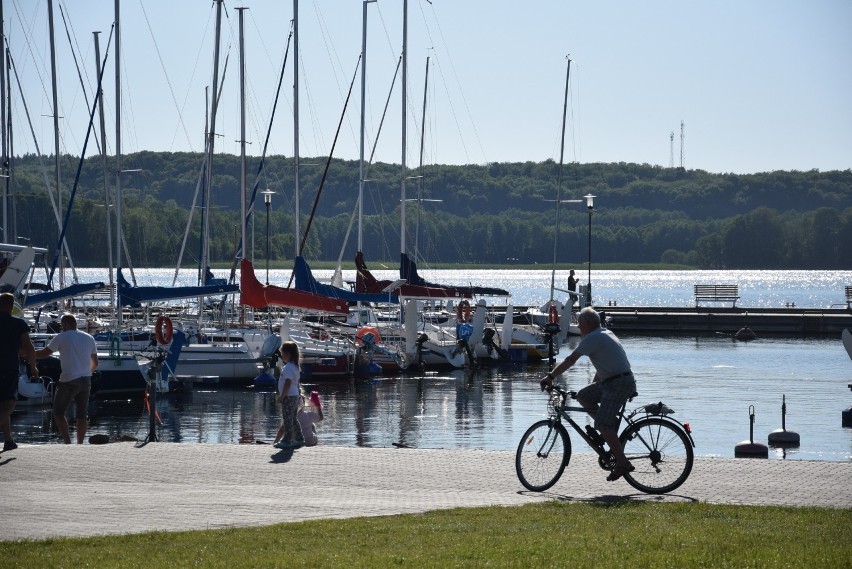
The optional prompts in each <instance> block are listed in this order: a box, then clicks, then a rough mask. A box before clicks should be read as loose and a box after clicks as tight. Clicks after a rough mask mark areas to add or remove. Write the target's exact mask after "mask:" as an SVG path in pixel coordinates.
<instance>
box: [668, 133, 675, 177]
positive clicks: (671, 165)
mask: <svg viewBox="0 0 852 569" xmlns="http://www.w3.org/2000/svg"><path fill="white" fill-rule="evenodd" d="M669 168H674V131H671V132H670V133H669Z"/></svg>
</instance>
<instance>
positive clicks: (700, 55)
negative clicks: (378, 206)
mask: <svg viewBox="0 0 852 569" xmlns="http://www.w3.org/2000/svg"><path fill="white" fill-rule="evenodd" d="M2 3H3V10H4V13H3V18H4V31H5V34H6V38H7V41H8V45H9V46H10V49H11V53H12V58H13V59H14V61H15V69H16V73H17V79H14V80H13V81H12V83H13V85H12V124H13V132H14V153H15V154H16V155H21V154H24V153H35V152H37V151H40V152H41V153H42V154H44V155H45V156H47V155H52V154H53V151H54V137H53V119H52V115H53V113H52V110H51V109H52V106H53V105H52V94H51V80H50V77H51V71H50V64H49V62H50V46H49V33H48V2H47V0H2ZM293 6H294V4H293V2H288V1H286V0H255V1H252V0H243V1H240V2H231V1H228V2H224V3H223V9H222V14H223V18H222V22H223V24H222V41H221V58H220V66H219V73H220V78H221V77H222V75H224V79H223V85H222V97H221V102H220V105H219V110H218V112H217V118H216V125H215V131H216V133H217V135H218V136H217V137H216V142H215V145H216V151H217V152H223V153H230V154H239V153H240V143H239V141H240V139H241V128H240V122H241V121H240V116H241V112H240V77H239V74H240V71H239V60H240V52H239V31H238V26H239V24H238V22H239V16H238V11H237V8H239V7H246V8H248V9H247V10H245V11H244V12H243V14H244V30H245V33H244V44H245V61H246V64H245V85H246V88H245V92H246V127H245V128H246V137H245V138H246V143H247V144H246V152H247V154H249V155H252V156H257V155H260V153H261V152H262V151H263V147H264V140H265V138H266V132H267V129H268V128H269V125H270V120H271V119H270V117H271V116H272V108H273V104H274V100H275V97H276V89H277V85H278V80H279V75H280V73H281V67H282V62H283V61H284V57H285V51H286V50H287V45H288V36H289V35H290V30H291V22H292V20H293V13H294V9H293ZM402 7H403V1H402V0H378V1H377V2H371V3H369V4H368V5H367V18H368V23H367V26H368V33H367V58H366V62H367V65H366V69H367V71H366V95H365V104H364V105H363V107H364V117H365V119H364V120H365V138H366V144H365V147H366V150H365V156H366V157H367V158H369V156H370V155H371V153H373V152H374V161H381V162H391V163H396V164H399V163H400V162H401V160H402V156H403V154H402V122H403V121H402V114H403V113H402V89H401V84H402V80H401V77H398V78H397V80H396V83H395V85H394V87H393V89H392V90H391V85H392V82H393V77H394V73H395V70H396V67H397V62H398V61H399V58H400V55H401V52H402V43H403V42H402V29H403V10H402ZM53 9H54V23H55V32H54V35H55V38H56V39H55V41H56V62H57V75H58V82H57V92H58V101H59V103H58V106H59V109H60V111H59V115H60V117H61V119H60V138H61V144H60V149H61V150H60V151H61V152H63V153H69V154H72V155H75V156H79V155H80V153H81V152H82V149H83V144H84V140H85V138H86V132H87V128H88V122H89V114H90V112H91V106H90V105H91V100H92V93H94V91H95V86H96V83H97V77H96V73H95V57H94V40H93V34H92V32H93V31H100V32H101V34H100V42H101V46H100V47H101V56H102V58H103V57H104V55H106V56H107V63H106V65H107V67H106V72H105V74H104V81H103V91H104V99H105V104H104V110H105V115H106V117H105V120H106V125H107V126H106V131H107V148H108V152H109V153H110V154H113V153H114V152H115V148H116V146H115V140H116V128H115V122H116V120H115V117H116V97H115V93H116V81H115V44H114V41H113V43H111V44H110V45H109V51H108V52H107V42H108V41H109V37H110V29H111V26H112V23H113V22H114V21H115V12H114V2H113V1H112V0H108V1H105V0H86V1H85V2H79V1H77V2H69V1H67V0H56V1H54V5H53ZM363 10H364V3H363V2H362V1H359V0H301V1H300V2H299V4H298V12H299V60H300V67H299V84H300V89H299V132H300V136H299V154H300V156H305V157H307V156H311V157H324V156H327V155H328V154H329V153H332V146H333V145H334V148H333V155H334V156H335V157H338V158H344V159H353V160H354V159H357V158H358V157H359V148H360V145H359V139H360V137H359V120H360V119H359V117H360V114H361V107H362V105H361V86H360V81H361V79H360V75H357V76H356V67H357V66H358V65H359V55H360V53H361V43H362V14H363ZM215 19H216V4H215V2H212V1H211V0H181V1H180V2H175V1H172V0H144V1H143V0H124V1H123V2H122V3H121V18H120V22H121V76H122V80H121V93H122V96H121V99H122V104H121V117H122V118H121V123H122V124H121V152H122V154H128V153H132V152H138V151H142V150H151V151H195V152H200V151H202V150H203V144H204V133H205V129H206V126H205V125H206V122H207V121H208V120H209V116H208V113H207V100H206V97H207V96H206V94H205V89H206V88H208V87H209V86H210V85H212V80H213V60H214V31H215ZM850 30H852V2H849V1H848V0H809V1H808V2H801V1H799V0H749V1H747V2H743V1H741V0H712V1H711V0H693V1H689V2H683V1H675V0H672V1H660V0H649V1H646V2H636V1H626V0H608V1H601V2H577V1H568V0H529V1H525V2H520V1H516V2H509V1H505V0H409V1H408V53H407V58H406V59H407V97H406V100H407V104H406V105H405V107H406V113H405V116H406V120H405V122H406V128H407V137H406V152H405V162H406V166H407V167H409V168H416V167H417V166H418V164H419V163H420V162H421V147H422V161H423V163H424V164H433V163H438V164H485V163H489V162H522V161H533V162H540V161H543V160H548V159H552V160H555V161H559V160H560V146H561V145H560V140H561V134H562V115H563V106H564V102H565V79H566V68H567V60H568V59H567V58H568V57H569V56H570V60H571V68H570V78H569V89H568V107H567V127H566V135H565V149H564V154H563V160H564V162H566V163H568V162H582V163H595V162H636V163H647V164H653V165H660V166H664V167H668V166H670V165H674V166H680V165H683V166H684V167H686V168H688V169H701V170H706V171H709V172H714V173H728V172H729V173H737V174H744V173H755V172H768V171H775V170H800V171H806V170H811V169H819V170H822V171H825V170H846V169H849V168H852V104H850V101H852V73H850V70H852V33H850ZM69 35H70V37H71V42H69V39H68V36H69ZM72 45H73V49H72ZM293 51H294V48H293V45H292V42H291V43H290V53H289V58H288V60H287V62H286V67H285V75H284V80H283V83H282V87H281V91H280V98H279V102H278V110H277V112H276V114H275V117H274V121H272V127H271V137H270V139H269V143H268V150H267V153H268V154H271V155H280V154H283V155H286V156H292V155H293V154H294V135H293V133H294V118H293V106H294V95H293V60H294V57H293ZM226 56H227V58H228V61H227V66H226V65H225V58H226ZM427 57H428V58H429V62H430V65H429V75H428V84H426V79H425V76H426V73H425V70H426V60H427ZM75 58H76V61H75ZM78 66H79V72H78ZM225 69H226V72H225ZM359 71H360V70H359ZM401 73H402V72H401V70H400V75H401ZM81 76H82V82H83V83H84V84H85V85H86V87H85V91H84V90H83V88H82V87H81V79H80V77H81ZM353 78H354V79H355V81H354V85H353V88H352V91H351V96H350V97H349V101H348V104H347V103H346V100H347V94H348V92H349V87H350V83H352V81H353ZM18 80H20V83H21V87H20V90H19V88H18V85H17V82H18ZM20 91H23V97H21V93H20ZM424 91H425V92H426V104H425V112H424ZM87 98H88V102H87ZM25 105H26V110H25ZM386 105H387V112H386V118H385V119H384V122H383V123H382V116H383V110H384V108H385V106H386ZM344 108H345V113H344ZM27 110H28V112H29V119H28V118H27ZM424 116H425V121H424V120H423V117H424ZM341 117H342V119H341ZM96 119H97V117H96ZM423 122H425V128H422V124H421V123H423ZM30 123H31V124H32V128H31V127H30ZM380 124H381V125H382V126H381V128H380ZM95 125H97V120H96V122H95ZM338 125H340V129H339V135H338V136H336V133H337V131H338ZM682 125H683V126H682ZM31 131H32V132H34V135H33V134H32V132H31ZM681 134H682V135H683V136H681ZM421 138H422V140H423V142H422V145H421ZM335 139H336V143H335ZM681 140H683V142H681ZM36 142H37V144H38V147H36ZM95 148H96V147H95V143H94V139H92V140H90V142H89V146H88V149H87V155H92V154H94V153H96V152H97V150H96V149H95ZM374 149H375V150H374ZM126 166H127V167H131V165H126Z"/></svg>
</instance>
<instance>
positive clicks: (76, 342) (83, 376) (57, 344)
mask: <svg viewBox="0 0 852 569" xmlns="http://www.w3.org/2000/svg"><path fill="white" fill-rule="evenodd" d="M59 322H60V324H61V325H62V332H60V333H59V334H57V335H56V336H54V337H53V338H51V340H50V342H48V344H47V346H45V347H44V348H42V349H40V350H36V356H37V357H39V358H46V357H47V356H49V355H50V354H52V353H53V352H59V363H60V365H61V367H62V373H60V374H59V383H58V384H56V394H55V395H54V397H53V419H54V420H55V421H56V427H57V428H58V429H59V434H60V436H62V440H63V441H64V442H65V444H66V445H70V444H71V435H70V434H69V433H68V420H67V419H66V418H65V412H66V411H67V410H68V406H69V405H71V402H72V401H74V403H75V405H76V417H77V444H78V445H81V444H83V441H84V440H85V438H86V421H87V419H88V408H89V395H90V394H91V392H92V372H93V371H95V370H96V369H98V349H97V347H96V346H95V339H94V338H93V337H92V336H91V335H90V334H87V333H86V332H83V331H82V330H78V329H77V319H76V318H75V317H74V315H73V314H64V315H63V316H62V318H61V319H60V320H59Z"/></svg>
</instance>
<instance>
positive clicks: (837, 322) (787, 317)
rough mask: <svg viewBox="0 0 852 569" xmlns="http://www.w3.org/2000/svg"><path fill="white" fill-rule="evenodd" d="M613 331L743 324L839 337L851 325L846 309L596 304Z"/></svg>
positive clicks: (680, 331) (731, 330) (778, 332)
mask: <svg viewBox="0 0 852 569" xmlns="http://www.w3.org/2000/svg"><path fill="white" fill-rule="evenodd" d="M595 310H597V311H598V312H601V313H605V315H606V318H607V322H608V326H609V328H610V329H611V330H612V331H613V332H615V333H616V334H619V333H621V334H642V335H652V336H653V335H696V336H704V335H727V336H733V335H734V334H736V333H737V332H738V331H739V330H740V329H742V328H744V327H748V328H751V330H752V331H754V333H755V334H756V336H757V337H758V338H760V337H762V336H763V337H765V336H786V337H801V338H811V337H839V336H840V334H841V333H842V332H843V329H844V328H852V310H850V309H849V308H799V307H795V308H741V307H703V306H700V307H689V308H678V307H649V306H596V307H595Z"/></svg>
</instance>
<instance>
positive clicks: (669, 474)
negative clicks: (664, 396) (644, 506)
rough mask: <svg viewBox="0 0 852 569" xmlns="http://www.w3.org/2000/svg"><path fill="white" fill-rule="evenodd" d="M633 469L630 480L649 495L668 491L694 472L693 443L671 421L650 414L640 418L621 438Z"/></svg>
mask: <svg viewBox="0 0 852 569" xmlns="http://www.w3.org/2000/svg"><path fill="white" fill-rule="evenodd" d="M619 440H620V441H621V445H622V446H623V447H624V454H625V455H626V456H627V458H628V459H629V460H630V462H631V463H632V464H633V466H634V468H635V469H636V470H634V471H633V472H630V473H628V474H625V475H624V479H625V480H627V483H628V484H630V485H631V486H633V487H634V488H636V489H637V490H640V491H642V492H645V493H647V494H665V493H666V492H671V491H672V490H674V489H675V488H677V487H678V486H680V485H681V484H683V483H684V482H685V481H686V479H687V477H688V476H689V473H690V472H691V471H692V461H693V453H692V443H691V442H690V441H689V438H688V437H687V436H686V433H684V432H683V430H682V429H681V428H680V427H679V426H677V425H675V424H674V423H672V422H670V421H666V420H664V419H660V418H658V417H651V418H648V419H642V420H641V421H637V422H636V423H634V424H633V425H631V426H629V427H628V428H626V429H625V430H624V432H623V433H621V437H619Z"/></svg>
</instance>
